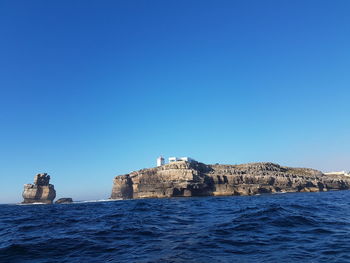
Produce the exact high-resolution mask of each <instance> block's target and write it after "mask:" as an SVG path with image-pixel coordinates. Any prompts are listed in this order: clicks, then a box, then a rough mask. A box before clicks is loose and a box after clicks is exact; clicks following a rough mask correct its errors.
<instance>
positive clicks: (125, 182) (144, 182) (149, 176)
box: [111, 161, 350, 199]
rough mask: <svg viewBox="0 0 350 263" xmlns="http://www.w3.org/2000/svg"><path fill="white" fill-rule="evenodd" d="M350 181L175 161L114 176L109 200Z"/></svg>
mask: <svg viewBox="0 0 350 263" xmlns="http://www.w3.org/2000/svg"><path fill="white" fill-rule="evenodd" d="M349 188H350V178H349V177H346V176H340V175H339V176H338V175H325V174H323V173H322V172H320V171H317V170H314V169H307V168H290V167H282V166H280V165H278V164H274V163H250V164H241V165H219V164H216V165H206V164H203V163H200V162H186V161H178V162H172V163H169V164H165V165H162V166H159V167H155V168H149V169H142V170H139V171H136V172H132V173H130V174H126V175H120V176H116V177H115V178H114V182H113V189H112V195H111V199H132V198H163V197H190V196H229V195H256V194H262V193H276V192H318V191H328V190H346V189H349Z"/></svg>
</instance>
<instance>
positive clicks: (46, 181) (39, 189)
mask: <svg viewBox="0 0 350 263" xmlns="http://www.w3.org/2000/svg"><path fill="white" fill-rule="evenodd" d="M22 196H23V199H24V200H23V202H22V203H23V204H31V203H43V204H52V201H53V200H54V199H55V198H56V191H55V188H54V186H53V185H52V184H50V175H47V174H46V173H43V174H37V175H36V176H35V177H34V184H25V185H24V190H23V194H22Z"/></svg>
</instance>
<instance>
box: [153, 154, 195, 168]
mask: <svg viewBox="0 0 350 263" xmlns="http://www.w3.org/2000/svg"><path fill="white" fill-rule="evenodd" d="M168 160H169V163H173V162H179V161H184V162H189V163H192V162H196V160H195V159H192V158H190V157H180V158H179V157H169V159H168ZM164 164H165V160H164V158H163V157H162V156H160V157H158V158H157V167H159V166H162V165H164Z"/></svg>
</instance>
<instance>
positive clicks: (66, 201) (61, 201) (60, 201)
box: [55, 197, 73, 204]
mask: <svg viewBox="0 0 350 263" xmlns="http://www.w3.org/2000/svg"><path fill="white" fill-rule="evenodd" d="M71 203H73V199H72V198H69V197H66V198H60V199H58V200H57V201H56V202H55V204H71Z"/></svg>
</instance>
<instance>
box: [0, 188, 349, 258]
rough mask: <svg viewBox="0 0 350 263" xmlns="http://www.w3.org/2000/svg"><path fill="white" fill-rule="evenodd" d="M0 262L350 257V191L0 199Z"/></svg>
mask: <svg viewBox="0 0 350 263" xmlns="http://www.w3.org/2000/svg"><path fill="white" fill-rule="evenodd" d="M0 262H7V263H8V262H16V263H17V262H35V263H41V262H70V263H71V262H128V263H129V262H350V191H338V192H322V193H292V194H275V195H260V196H251V197H248V196H242V197H235V196H232V197H205V198H170V199H144V200H127V201H114V202H91V203H88V202H87V203H75V204H68V205H64V204H62V205H25V206H24V205H1V206H0Z"/></svg>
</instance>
